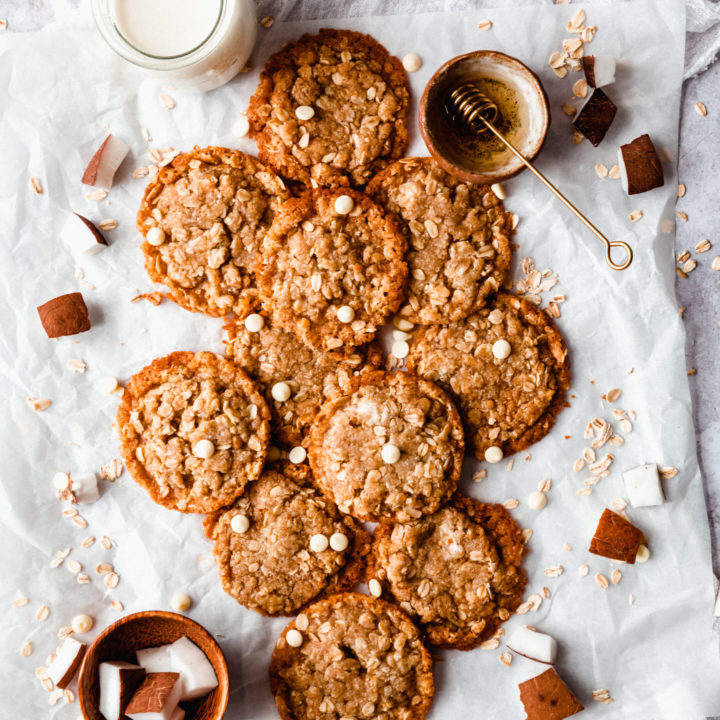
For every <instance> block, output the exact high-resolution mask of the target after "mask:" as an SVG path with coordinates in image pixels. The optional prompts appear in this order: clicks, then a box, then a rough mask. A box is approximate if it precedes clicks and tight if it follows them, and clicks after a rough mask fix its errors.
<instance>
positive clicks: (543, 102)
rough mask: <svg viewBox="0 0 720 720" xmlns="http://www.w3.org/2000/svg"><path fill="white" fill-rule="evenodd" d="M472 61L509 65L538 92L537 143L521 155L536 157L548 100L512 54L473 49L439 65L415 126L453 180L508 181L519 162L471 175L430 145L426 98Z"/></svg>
mask: <svg viewBox="0 0 720 720" xmlns="http://www.w3.org/2000/svg"><path fill="white" fill-rule="evenodd" d="M475 58H483V59H490V60H491V61H493V62H496V63H498V64H503V65H506V66H507V65H510V66H512V67H514V68H515V69H516V70H517V71H519V73H520V74H521V75H522V76H523V77H524V79H525V80H526V81H528V82H529V83H530V84H531V85H532V86H533V87H534V88H535V90H536V91H537V96H538V101H539V106H540V108H541V109H542V112H543V117H542V118H541V128H540V132H539V134H538V137H537V140H536V141H535V142H534V143H533V144H532V146H531V147H530V150H529V151H525V152H524V155H525V157H526V158H527V159H528V160H533V159H534V158H536V157H537V156H538V154H539V153H540V151H541V150H542V148H543V145H544V144H545V140H546V139H547V135H548V130H549V128H550V103H549V101H548V96H547V93H546V92H545V88H544V87H543V86H542V83H541V82H540V78H539V77H538V76H537V75H536V74H535V73H534V72H533V71H532V70H531V69H530V68H529V67H528V66H527V65H525V63H523V62H521V61H520V60H518V59H517V58H514V57H512V56H511V55H507V54H506V53H502V52H498V51H497V50H474V51H472V52H469V53H465V54H464V55H458V56H456V57H454V58H451V59H450V60H448V61H447V62H446V63H444V64H443V65H441V66H440V67H439V68H438V69H437V70H436V71H435V73H434V74H433V76H432V77H431V78H430V80H429V81H428V83H427V85H426V86H425V90H424V91H423V94H422V97H421V98H420V111H419V113H418V124H419V126H420V134H421V135H422V139H423V141H424V142H425V145H426V147H427V149H428V150H429V151H430V154H431V155H432V156H433V158H434V159H435V161H436V162H437V163H438V164H439V165H440V167H442V168H443V170H445V171H447V172H449V173H450V174H451V175H455V176H456V177H459V178H460V179H462V180H465V181H466V182H472V183H496V182H500V181H501V180H507V179H508V178H511V177H514V176H515V175H517V174H518V173H520V172H521V171H522V170H524V169H525V166H524V165H523V164H522V163H521V162H520V161H519V160H518V161H517V163H518V166H517V167H515V168H514V169H512V170H510V171H508V172H504V173H497V174H495V175H483V174H482V173H475V172H472V171H470V170H467V169H466V168H463V167H460V166H458V165H456V164H454V163H452V162H450V161H449V160H448V159H447V158H446V157H445V156H444V155H443V154H441V152H440V151H439V150H438V148H437V146H436V145H435V144H434V143H433V141H432V139H431V137H430V133H429V132H428V128H427V113H426V109H427V99H428V95H429V92H430V90H431V89H432V88H434V86H435V85H436V84H437V82H438V81H439V80H440V79H441V78H443V77H444V76H446V75H447V73H448V72H449V71H450V70H451V69H452V68H454V67H455V66H457V65H459V64H461V63H464V62H467V61H468V60H470V59H475Z"/></svg>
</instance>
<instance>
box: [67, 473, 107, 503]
mask: <svg viewBox="0 0 720 720" xmlns="http://www.w3.org/2000/svg"><path fill="white" fill-rule="evenodd" d="M70 482H71V485H70V489H71V491H72V494H73V495H74V496H75V502H76V503H78V505H89V504H90V503H94V502H95V501H96V500H97V499H98V498H99V497H100V492H99V490H98V485H97V475H95V473H94V472H89V471H88V472H72V473H70Z"/></svg>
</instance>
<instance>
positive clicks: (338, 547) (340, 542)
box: [330, 533, 348, 552]
mask: <svg viewBox="0 0 720 720" xmlns="http://www.w3.org/2000/svg"><path fill="white" fill-rule="evenodd" d="M347 546H348V539H347V535H345V534H343V533H333V534H332V535H331V536H330V547H331V548H332V549H333V550H335V551H336V552H342V551H343V550H347Z"/></svg>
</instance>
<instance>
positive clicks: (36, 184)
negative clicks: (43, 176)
mask: <svg viewBox="0 0 720 720" xmlns="http://www.w3.org/2000/svg"><path fill="white" fill-rule="evenodd" d="M30 187H31V188H32V189H33V190H34V191H35V193H36V194H37V195H42V194H43V187H42V185H41V183H40V181H39V180H38V179H37V178H36V177H31V178H30Z"/></svg>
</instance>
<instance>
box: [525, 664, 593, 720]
mask: <svg viewBox="0 0 720 720" xmlns="http://www.w3.org/2000/svg"><path fill="white" fill-rule="evenodd" d="M518 689H519V690H520V700H521V701H522V704H523V706H524V707H525V712H526V713H527V718H526V720H565V718H568V717H570V716H571V715H575V714H576V713H579V712H580V711H582V710H584V709H585V708H584V707H583V705H582V703H581V702H580V701H579V700H578V699H577V698H576V697H575V696H574V695H573V694H572V692H571V691H570V688H568V686H567V685H566V684H565V683H564V682H563V680H562V678H561V677H560V676H559V675H558V674H557V672H556V671H555V668H548V669H547V670H546V671H545V672H543V673H540V675H536V676H535V677H533V678H530V679H529V680H526V681H525V682H522V683H520V684H519V685H518Z"/></svg>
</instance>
